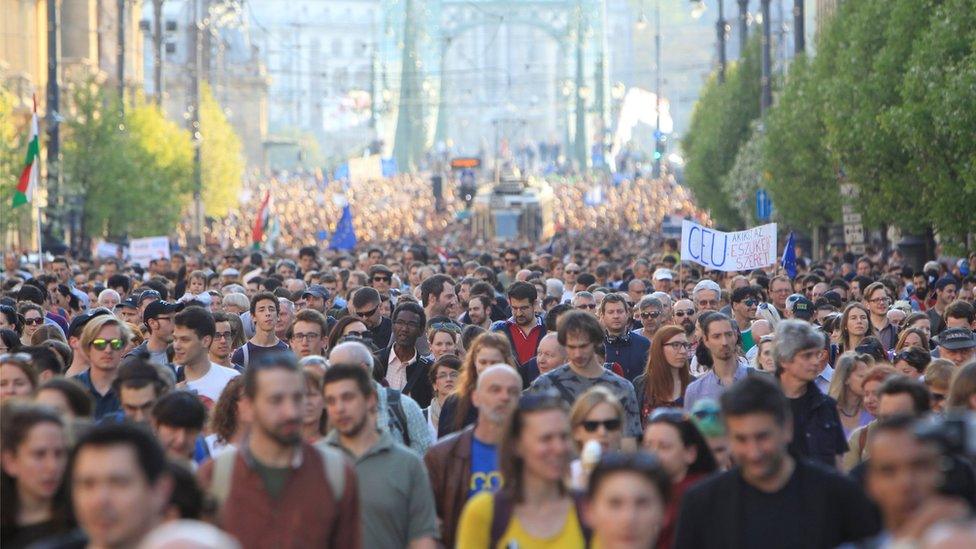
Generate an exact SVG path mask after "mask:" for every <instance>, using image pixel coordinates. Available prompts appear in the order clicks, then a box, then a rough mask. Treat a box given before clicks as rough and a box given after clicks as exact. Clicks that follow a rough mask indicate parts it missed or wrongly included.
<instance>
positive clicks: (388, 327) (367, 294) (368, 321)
mask: <svg viewBox="0 0 976 549" xmlns="http://www.w3.org/2000/svg"><path fill="white" fill-rule="evenodd" d="M380 300H381V297H380V293H379V292H378V291H376V288H371V287H368V286H366V287H363V288H359V289H357V290H356V291H355V292H353V294H352V298H351V299H350V300H349V314H351V315H353V316H355V317H356V318H358V319H359V320H360V321H362V323H363V324H365V325H366V328H367V329H368V330H369V337H370V339H372V340H373V345H376V348H377V349H385V348H386V347H387V346H389V345H390V339H391V338H392V336H393V321H392V320H391V319H390V318H389V317H386V316H383V314H382V313H381V312H380Z"/></svg>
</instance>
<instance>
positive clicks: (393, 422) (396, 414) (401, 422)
mask: <svg viewBox="0 0 976 549" xmlns="http://www.w3.org/2000/svg"><path fill="white" fill-rule="evenodd" d="M384 389H386V407H387V409H388V410H389V416H390V417H389V428H390V432H393V430H394V429H397V430H399V431H400V434H401V435H403V445H404V446H410V430H409V429H407V413H406V412H405V411H404V410H403V401H402V400H401V399H400V396H401V395H402V393H401V392H400V391H397V390H396V389H391V388H389V387H384Z"/></svg>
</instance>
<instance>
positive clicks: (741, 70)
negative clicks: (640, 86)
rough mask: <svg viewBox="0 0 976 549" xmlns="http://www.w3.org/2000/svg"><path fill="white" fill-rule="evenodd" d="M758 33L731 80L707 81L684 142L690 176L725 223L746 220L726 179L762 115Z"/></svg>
mask: <svg viewBox="0 0 976 549" xmlns="http://www.w3.org/2000/svg"><path fill="white" fill-rule="evenodd" d="M759 76H760V65H759V37H758V36H754V37H753V39H752V40H751V41H750V42H749V47H748V49H747V50H746V52H745V55H744V56H743V58H742V60H741V61H740V62H739V63H736V64H732V65H730V66H729V68H728V70H726V81H725V83H724V84H720V83H719V82H718V80H717V79H716V78H715V76H713V77H712V79H711V80H710V81H709V82H708V83H707V84H706V85H705V88H704V89H703V91H702V94H701V96H700V97H699V99H698V103H697V104H696V105H695V111H694V113H693V114H692V118H691V125H690V128H689V130H688V133H687V134H686V136H685V139H684V141H683V143H682V146H683V148H684V150H685V158H686V159H687V167H686V169H685V178H686V181H687V184H688V186H689V187H691V189H692V190H693V191H694V193H695V197H696V199H697V200H698V202H699V204H700V205H701V206H702V207H704V208H706V209H707V210H709V211H710V212H711V215H712V218H713V219H715V220H716V221H717V222H718V224H719V225H720V226H724V227H729V228H735V227H741V226H742V225H743V223H744V220H743V218H742V216H741V215H740V212H739V210H738V209H737V208H736V207H735V206H734V205H733V198H732V197H731V196H729V195H728V193H727V192H725V190H724V189H723V187H722V179H723V178H724V177H725V175H726V174H727V173H728V172H729V170H730V169H731V168H732V165H733V164H734V163H735V158H736V155H737V153H738V151H739V147H740V146H741V145H742V144H743V143H745V142H746V140H748V139H749V135H750V123H751V122H752V121H753V120H755V119H756V118H758V117H759V93H760V82H759Z"/></svg>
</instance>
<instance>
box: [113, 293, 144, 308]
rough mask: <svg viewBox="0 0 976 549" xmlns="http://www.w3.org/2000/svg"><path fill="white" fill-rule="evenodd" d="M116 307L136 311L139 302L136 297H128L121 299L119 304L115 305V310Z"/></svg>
mask: <svg viewBox="0 0 976 549" xmlns="http://www.w3.org/2000/svg"><path fill="white" fill-rule="evenodd" d="M118 307H124V308H128V309H138V308H139V300H138V299H136V296H134V295H130V296H129V297H127V298H125V299H123V300H122V301H119V304H118V305H116V308H118Z"/></svg>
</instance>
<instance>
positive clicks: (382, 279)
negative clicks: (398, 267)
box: [373, 276, 393, 282]
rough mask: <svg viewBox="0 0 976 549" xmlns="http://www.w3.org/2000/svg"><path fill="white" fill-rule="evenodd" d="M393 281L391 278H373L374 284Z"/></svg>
mask: <svg viewBox="0 0 976 549" xmlns="http://www.w3.org/2000/svg"><path fill="white" fill-rule="evenodd" d="M391 280H393V278H392V277H389V276H374V277H373V282H389V281H391Z"/></svg>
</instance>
